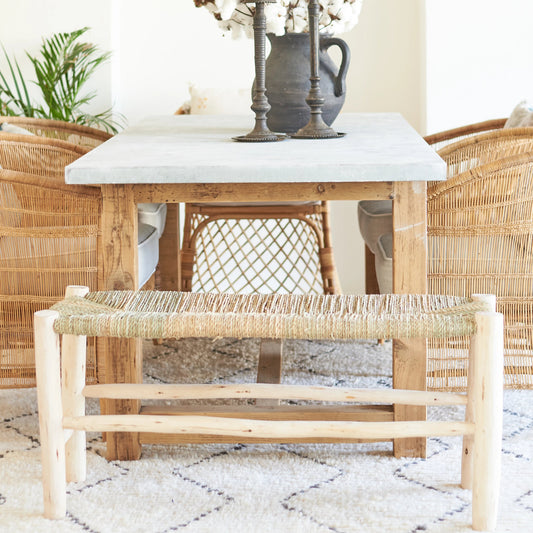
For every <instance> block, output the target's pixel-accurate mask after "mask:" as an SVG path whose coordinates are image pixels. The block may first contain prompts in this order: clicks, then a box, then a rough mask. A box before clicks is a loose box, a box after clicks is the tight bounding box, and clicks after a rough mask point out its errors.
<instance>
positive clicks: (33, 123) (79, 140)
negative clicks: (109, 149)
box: [0, 116, 112, 148]
mask: <svg viewBox="0 0 533 533" xmlns="http://www.w3.org/2000/svg"><path fill="white" fill-rule="evenodd" d="M0 125H4V127H5V126H6V125H10V126H15V127H17V128H22V129H24V130H27V131H28V132H30V133H32V134H33V135H38V136H40V137H46V138H50V139H59V140H61V141H67V142H69V143H71V144H76V145H78V146H83V147H85V148H95V147H96V146H99V145H100V144H102V143H103V142H105V141H107V140H109V139H111V137H112V135H111V134H110V133H107V132H106V131H103V130H100V129H97V128H92V127H89V126H84V125H82V124H73V123H72V122H64V121H62V120H49V119H43V118H30V117H1V116H0Z"/></svg>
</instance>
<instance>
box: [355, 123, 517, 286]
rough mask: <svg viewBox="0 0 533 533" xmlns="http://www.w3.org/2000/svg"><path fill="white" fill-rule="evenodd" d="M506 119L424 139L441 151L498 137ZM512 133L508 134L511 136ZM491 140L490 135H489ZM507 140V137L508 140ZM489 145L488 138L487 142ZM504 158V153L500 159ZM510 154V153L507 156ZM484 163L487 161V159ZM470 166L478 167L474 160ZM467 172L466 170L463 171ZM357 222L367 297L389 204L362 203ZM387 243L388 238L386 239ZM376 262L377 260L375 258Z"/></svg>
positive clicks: (388, 218) (388, 225) (389, 223)
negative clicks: (483, 136) (485, 137)
mask: <svg viewBox="0 0 533 533" xmlns="http://www.w3.org/2000/svg"><path fill="white" fill-rule="evenodd" d="M506 121H507V119H505V118H500V119H494V120H486V121H483V122H476V123H474V124H468V125H466V126H461V127H459V128H453V129H450V130H445V131H442V132H439V133H434V134H432V135H427V136H426V137H424V140H425V141H426V142H427V143H428V144H429V145H431V146H432V147H433V148H434V149H435V150H436V151H437V152H439V151H440V149H441V148H445V147H446V146H448V145H450V144H455V143H457V142H460V141H465V142H466V143H467V144H468V143H469V142H470V141H469V140H468V139H469V138H471V137H473V136H477V135H479V134H482V133H489V134H494V135H495V136H499V134H500V132H503V133H504V135H505V132H504V131H503V130H502V128H503V127H504V125H505V123H506ZM513 135H514V134H511V136H513ZM490 138H491V139H492V136H490ZM507 139H509V137H507ZM489 142H490V139H489ZM484 154H485V157H487V156H489V157H492V156H491V155H490V150H488V151H487V150H485V151H484ZM505 155H507V154H506V153H504V154H503V155H502V157H505ZM509 155H510V154H509ZM485 162H489V160H486V161H485ZM472 164H479V162H478V161H477V160H475V161H473V162H472ZM465 170H466V168H465ZM455 173H457V170H456V169H455V168H453V169H452V168H449V170H448V176H451V175H453V174H455ZM358 219H359V229H360V231H361V235H362V236H363V239H364V240H365V291H366V293H367V294H378V293H379V292H380V289H379V282H378V279H377V274H376V265H375V262H376V257H379V255H380V254H381V252H382V250H381V249H379V247H378V241H379V238H380V237H381V236H382V235H385V234H387V233H390V232H391V231H392V201H390V200H368V201H366V200H364V201H361V202H359V204H358ZM386 239H387V240H389V238H388V237H386ZM378 261H379V259H378ZM387 283H388V286H387V289H386V290H385V292H389V291H391V290H392V287H391V286H390V285H391V283H392V281H391V279H390V276H389V277H388V279H387Z"/></svg>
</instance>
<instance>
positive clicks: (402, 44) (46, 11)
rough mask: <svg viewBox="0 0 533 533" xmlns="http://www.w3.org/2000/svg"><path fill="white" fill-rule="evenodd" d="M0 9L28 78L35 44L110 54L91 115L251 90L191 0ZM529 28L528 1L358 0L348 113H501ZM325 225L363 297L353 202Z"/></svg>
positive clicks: (524, 76) (5, 36) (438, 117)
mask: <svg viewBox="0 0 533 533" xmlns="http://www.w3.org/2000/svg"><path fill="white" fill-rule="evenodd" d="M0 13H2V16H1V17H0V42H2V43H3V44H4V46H5V47H6V49H7V51H8V52H9V53H10V54H13V53H15V54H16V55H17V57H18V59H19V60H20V62H21V64H23V66H24V65H25V67H24V69H25V72H28V62H27V61H26V60H25V58H24V54H23V50H29V51H31V52H36V51H37V50H38V47H39V44H40V40H41V36H43V35H50V34H52V33H53V32H56V31H72V30H73V29H76V28H79V27H82V26H90V27H91V28H92V30H91V32H90V33H89V34H88V39H90V40H91V41H92V42H96V43H98V44H99V45H100V46H101V47H102V48H103V49H105V50H110V49H112V51H113V60H112V63H111V64H110V65H106V66H104V67H103V68H102V69H101V70H100V71H99V73H98V75H97V76H96V77H95V79H94V80H93V81H92V83H91V86H92V88H98V96H97V99H96V100H95V102H94V105H93V106H92V110H101V109H102V108H104V107H107V106H108V105H110V104H111V103H112V102H113V103H114V104H115V107H116V110H117V111H120V112H122V113H123V114H124V115H125V116H126V118H127V119H128V120H129V122H130V123H132V122H135V121H137V120H139V119H140V118H142V117H144V116H146V115H150V114H171V113H173V112H174V111H175V110H176V109H177V108H178V107H179V106H180V105H181V104H182V103H183V102H184V101H185V100H187V98H188V86H189V83H196V84H198V85H199V86H204V87H207V86H214V87H234V86H239V87H250V86H251V83H252V78H253V50H252V43H251V42H249V41H245V40H238V41H235V40H233V39H232V38H231V37H224V36H222V34H221V33H220V31H219V29H218V27H217V25H216V22H215V20H214V19H213V18H212V17H211V15H210V14H209V13H208V12H207V10H205V9H198V8H196V7H195V6H194V2H193V0H151V1H150V2H146V0H142V1H141V0H92V1H91V2H86V1H81V0H46V1H45V2H36V1H35V0H0ZM531 20H533V2H531V0H507V1H506V2H501V1H498V2H497V1H496V0H468V1H465V0H446V2H444V1H438V0H401V1H399V0H365V4H364V6H363V10H362V12H361V17H360V21H359V24H358V25H357V26H356V27H355V28H354V29H353V30H352V31H351V32H350V33H348V34H345V35H342V36H341V37H343V38H344V39H345V40H346V41H347V42H348V44H349V45H350V48H351V51H352V64H351V67H350V71H349V74H348V79H347V87H348V94H347V98H346V104H345V107H344V111H362V112H364V111H399V112H400V113H402V114H403V115H404V117H405V118H406V119H407V120H408V121H409V122H410V123H411V124H412V125H413V126H414V127H415V129H417V130H418V131H419V132H420V133H421V134H425V133H427V132H434V131H439V130H442V129H444V128H447V127H452V126H457V125H461V124H466V123H468V122H471V121H475V120H483V119H488V118H495V117H499V116H505V115H508V114H509V112H510V111H511V109H512V107H514V105H515V103H517V102H518V101H519V100H521V99H522V98H524V97H527V96H530V95H531V93H532V92H533V68H531V67H532V55H533V33H532V32H530V31H529V28H528V23H529V22H530V21H531ZM0 68H1V69H2V71H3V72H5V61H4V59H3V57H2V56H1V53H0ZM332 227H333V244H334V248H335V254H336V260H337V265H338V268H339V273H340V276H341V282H342V284H343V289H344V290H345V291H346V292H356V293H358V292H363V290H364V275H363V244H362V241H361V239H360V236H359V232H358V227H357V220H356V209H355V205H354V204H353V203H350V202H335V203H334V204H333V213H332ZM347 229H348V230H347Z"/></svg>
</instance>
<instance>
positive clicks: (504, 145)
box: [360, 123, 533, 389]
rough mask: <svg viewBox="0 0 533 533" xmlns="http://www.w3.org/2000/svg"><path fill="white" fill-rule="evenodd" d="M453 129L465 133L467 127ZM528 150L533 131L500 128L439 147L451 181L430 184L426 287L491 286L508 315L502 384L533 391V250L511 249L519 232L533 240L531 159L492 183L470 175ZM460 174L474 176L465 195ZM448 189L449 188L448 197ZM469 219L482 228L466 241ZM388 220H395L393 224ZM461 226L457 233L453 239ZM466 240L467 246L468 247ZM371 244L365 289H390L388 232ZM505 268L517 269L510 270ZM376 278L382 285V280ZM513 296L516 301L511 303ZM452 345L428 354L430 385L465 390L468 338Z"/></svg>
mask: <svg viewBox="0 0 533 533" xmlns="http://www.w3.org/2000/svg"><path fill="white" fill-rule="evenodd" d="M485 124H489V123H485ZM455 131H459V132H463V133H464V131H465V129H459V130H455ZM443 137H448V140H449V139H450V134H445V135H443ZM433 138H434V139H436V138H438V136H433ZM443 140H444V139H443ZM531 152H533V128H516V129H500V130H494V131H490V132H488V133H482V134H476V135H473V136H472V135H466V136H463V138H462V140H460V141H458V142H455V143H452V144H448V145H447V146H445V147H444V148H442V149H441V150H440V151H439V155H441V157H443V159H444V160H445V161H446V162H447V164H448V169H449V170H448V174H449V176H450V178H449V179H448V180H447V181H446V182H436V183H433V184H429V185H428V257H429V261H428V291H429V292H431V293H434V294H437V293H442V291H447V293H449V294H456V295H461V294H462V295H464V294H470V293H471V292H477V291H478V290H479V291H484V290H489V291H491V292H493V293H495V294H496V295H497V296H498V305H499V309H500V310H501V311H502V312H503V313H504V315H505V316H506V330H505V332H506V333H505V338H506V341H505V342H506V343H505V354H506V363H505V369H506V375H505V384H506V386H507V387H512V388H533V353H532V352H531V349H530V344H531V335H532V327H533V316H532V315H533V301H532V300H531V298H532V297H533V289H532V287H533V278H532V277H531V272H532V269H533V263H532V262H531V257H530V255H528V254H527V253H522V251H521V250H522V249H521V248H515V247H512V246H510V243H512V242H516V235H515V233H516V232H518V233H520V234H521V232H524V235H522V236H521V237H520V240H521V241H523V242H526V243H527V242H529V243H531V239H532V238H533V226H532V216H531V211H530V212H529V216H530V218H529V220H527V218H526V219H524V216H526V217H527V209H528V206H529V205H530V202H531V198H530V196H529V194H530V189H529V188H528V187H529V186H530V184H529V183H528V180H531V177H530V169H529V163H527V164H521V163H520V164H518V165H517V166H516V167H513V166H512V165H511V166H509V167H506V168H505V169H503V168H502V169H501V171H500V172H499V174H491V178H490V180H487V179H485V178H482V177H480V178H479V179H477V180H472V174H470V173H469V170H473V169H476V168H479V169H480V172H481V170H483V171H488V170H487V169H488V168H489V166H490V162H491V161H494V160H496V161H498V160H500V159H505V158H506V157H507V156H512V155H513V154H520V153H526V154H527V153H531ZM525 157H527V155H526V156H525ZM518 160H520V157H518ZM484 165H489V166H484ZM507 174H508V175H507ZM463 178H464V179H466V178H468V179H469V180H470V182H469V185H468V187H470V189H469V192H468V194H467V193H465V190H466V187H462V186H459V185H458V182H457V180H458V179H463ZM488 182H490V183H491V184H500V185H501V187H502V190H501V191H499V192H500V194H502V195H503V194H504V192H505V189H506V188H509V190H508V191H506V193H507V194H508V197H505V200H502V199H498V196H497V195H496V194H495V195H492V196H490V195H488V194H485V189H484V187H487V183H488ZM448 187H449V190H448ZM436 191H440V193H439V195H438V197H439V198H441V200H440V201H439V202H437V200H436V197H435V196H434V195H435V193H436ZM444 191H447V193H446V194H444ZM513 195H514V196H513ZM431 198H433V199H432V200H431V201H429V199H431ZM480 201H483V202H484V206H485V207H484V209H485V211H483V209H482V208H481V204H480V203H479V202H480ZM500 201H501V202H503V201H505V204H504V205H505V208H504V212H503V214H502V213H499V212H498V209H499V208H500V203H499V202H500ZM458 205H460V208H459V209H457V206H458ZM385 207H386V206H385ZM450 213H454V215H453V216H452V215H451V214H450ZM486 213H493V214H494V217H496V216H497V213H498V216H499V217H500V219H499V220H500V227H499V231H500V232H501V234H502V235H505V237H502V238H501V239H500V240H498V239H496V237H494V238H493V239H491V232H494V227H495V226H493V225H489V226H485V225H484V218H485V219H487V218H488V215H487V214H486ZM382 216H383V219H386V217H387V216H388V217H390V214H387V210H386V209H383V211H382ZM446 216H447V218H446ZM476 216H477V217H479V218H476ZM435 217H440V218H439V223H438V227H434V226H433V224H435V220H436V218H435ZM504 217H506V218H504ZM467 218H468V220H469V224H470V226H469V227H470V231H472V232H474V231H475V232H477V237H476V238H475V239H474V238H473V237H472V239H473V240H472V239H471V240H464V239H463V240H461V235H463V233H464V232H465V231H467V228H466V227H465V226H462V225H461V224H462V221H464V220H466V219H467ZM360 220H361V212H360ZM386 224H387V223H386V222H385V223H384V224H383V226H382V229H381V230H380V231H383V228H385V231H386ZM388 224H389V225H390V226H391V225H392V224H391V223H390V222H389V223H388ZM458 224H459V225H458ZM389 231H390V230H389ZM456 231H457V232H458V235H455V236H454V234H455V232H456ZM367 233H368V232H367ZM467 242H468V243H469V244H468V246H469V247H466V243H467ZM460 244H461V246H463V248H461V246H460ZM374 246H376V252H377V253H376V255H375V256H374V253H372V252H370V253H368V252H367V257H368V256H371V257H370V258H369V260H368V261H367V264H366V268H367V290H368V291H369V292H380V289H379V286H380V285H381V290H382V291H383V292H388V290H389V289H390V278H391V272H392V259H391V256H392V254H391V250H392V248H391V247H392V235H391V234H390V233H385V234H383V235H382V236H381V237H376V239H375V244H374ZM468 250H469V251H470V252H469V253H467V251H468ZM487 252H489V255H490V256H491V258H490V261H489V259H488V258H487V256H486V255H485V254H486V253H487ZM480 258H484V259H483V260H484V261H485V268H491V269H492V270H490V271H488V270H485V271H484V270H483V269H482V268H481V267H480V265H481V264H482V263H483V260H482V259H480ZM376 267H377V271H378V275H377V276H376V275H375V272H376ZM506 268H510V269H514V270H511V271H507V270H506ZM373 280H374V282H373ZM378 280H379V281H381V283H378ZM452 281H453V283H452ZM515 290H516V291H518V293H517V294H515V293H514V291H515ZM509 299H511V300H512V303H508V301H509ZM454 342H455V345H456V347H455V348H454V347H452V344H448V345H447V346H438V345H434V346H433V347H432V349H431V350H430V351H429V353H428V387H430V388H434V389H448V388H451V389H462V388H464V386H465V384H466V370H465V368H466V359H465V346H464V342H465V341H464V340H457V341H454Z"/></svg>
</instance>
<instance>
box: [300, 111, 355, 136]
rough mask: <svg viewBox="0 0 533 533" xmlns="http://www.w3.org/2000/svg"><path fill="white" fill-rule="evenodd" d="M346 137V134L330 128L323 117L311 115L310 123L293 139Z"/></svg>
mask: <svg viewBox="0 0 533 533" xmlns="http://www.w3.org/2000/svg"><path fill="white" fill-rule="evenodd" d="M345 135H346V134H345V133H338V132H336V131H335V130H334V129H333V128H330V127H329V126H328V125H327V124H326V123H325V122H324V120H323V119H322V116H321V115H311V119H310V120H309V122H308V123H307V124H306V125H305V126H304V127H303V128H300V129H299V130H298V131H297V132H296V133H294V134H292V135H291V137H292V138H293V139H337V138H339V137H344V136H345Z"/></svg>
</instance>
